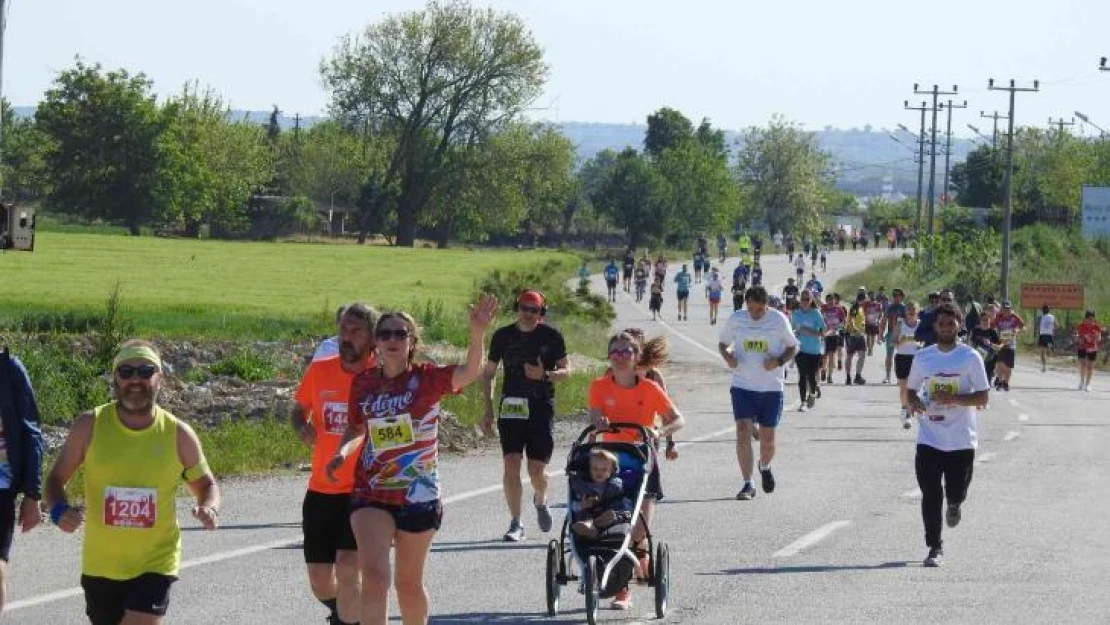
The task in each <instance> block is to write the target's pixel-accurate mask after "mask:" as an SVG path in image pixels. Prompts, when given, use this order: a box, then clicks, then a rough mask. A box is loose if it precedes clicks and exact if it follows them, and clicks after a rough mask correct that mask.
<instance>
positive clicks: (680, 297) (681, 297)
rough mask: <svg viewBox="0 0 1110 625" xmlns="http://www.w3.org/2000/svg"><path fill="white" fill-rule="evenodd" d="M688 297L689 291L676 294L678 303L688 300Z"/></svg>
mask: <svg viewBox="0 0 1110 625" xmlns="http://www.w3.org/2000/svg"><path fill="white" fill-rule="evenodd" d="M689 297H690V292H689V291H679V292H678V301H680V302H681V301H683V300H686V299H689Z"/></svg>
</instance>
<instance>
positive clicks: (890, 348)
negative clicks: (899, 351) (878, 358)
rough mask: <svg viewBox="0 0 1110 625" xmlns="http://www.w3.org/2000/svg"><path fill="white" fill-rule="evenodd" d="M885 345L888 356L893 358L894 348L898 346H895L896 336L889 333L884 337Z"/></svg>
mask: <svg viewBox="0 0 1110 625" xmlns="http://www.w3.org/2000/svg"><path fill="white" fill-rule="evenodd" d="M883 343H884V344H886V355H887V356H892V355H893V354H894V348H895V347H897V346H896V345H895V344H894V336H893V335H891V333H890V332H887V333H886V336H884V337H883Z"/></svg>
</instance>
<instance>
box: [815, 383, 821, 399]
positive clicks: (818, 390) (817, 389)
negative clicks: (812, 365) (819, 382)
mask: <svg viewBox="0 0 1110 625" xmlns="http://www.w3.org/2000/svg"><path fill="white" fill-rule="evenodd" d="M813 392H814V393H816V394H817V399H821V387H820V386H818V387H817V388H815V389H813Z"/></svg>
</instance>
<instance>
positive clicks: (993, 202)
mask: <svg viewBox="0 0 1110 625" xmlns="http://www.w3.org/2000/svg"><path fill="white" fill-rule="evenodd" d="M1002 168H1003V160H1002V155H1001V152H1000V151H997V150H994V149H992V148H991V147H990V146H986V145H983V146H979V147H977V148H975V149H974V150H972V151H971V152H969V153H968V155H967V160H965V161H964V162H962V163H956V164H955V165H954V166H953V167H952V175H951V180H952V188H953V189H954V190H955V191H956V196H957V198H958V200H959V203H960V204H961V205H963V206H978V207H984V208H989V207H991V206H998V205H999V204H1001V203H1002V202H1003V198H1002V178H1003V170H1002Z"/></svg>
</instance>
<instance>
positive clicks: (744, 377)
mask: <svg viewBox="0 0 1110 625" xmlns="http://www.w3.org/2000/svg"><path fill="white" fill-rule="evenodd" d="M744 302H745V304H746V305H747V306H746V310H739V311H736V312H734V313H732V316H731V317H729V318H728V322H727V323H726V324H725V325H724V327H723V328H721V334H720V338H719V342H718V344H717V350H718V351H719V352H720V354H721V358H723V359H724V361H725V363H726V364H728V366H729V368H731V369H732V385H731V388H730V389H729V392H730V395H731V398H732V414H733V419H734V420H735V421H736V460H737V463H738V464H739V465H740V474H741V476H742V477H743V479H744V484H743V486H742V487H741V488H740V492H739V493H737V494H736V498H737V499H739V500H741V501H744V500H749V499H751V498H752V497H755V494H756V491H755V483H754V482H752V469H753V466H752V465H753V462H754V458H753V454H752V427H753V424H756V423H757V424H758V425H759V430H760V434H759V439H760V440H759V473H760V477H761V481H762V484H761V486H762V488H763V492H765V493H771V492H774V490H775V477H774V475H773V474H772V473H771V460H773V459H774V456H775V428H776V427H778V424H779V421H780V420H781V419H782V408H783V376H784V373H785V372H784V371H783V365H784V364H786V363H787V362H789V361H790V360H791V359H792V358H793V357H794V354H795V353H796V352H797V351H798V339H796V338H795V337H794V332H793V330H791V328H790V322H789V321H788V320H787V319H786V316H785V315H783V314H782V313H780V312H778V311H776V310H773V309H770V308H769V307H768V305H767V304H768V296H767V289H765V288H763V287H761V286H753V287H752V288H751V289H748V292H747V293H746V294H745V296H744Z"/></svg>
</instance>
